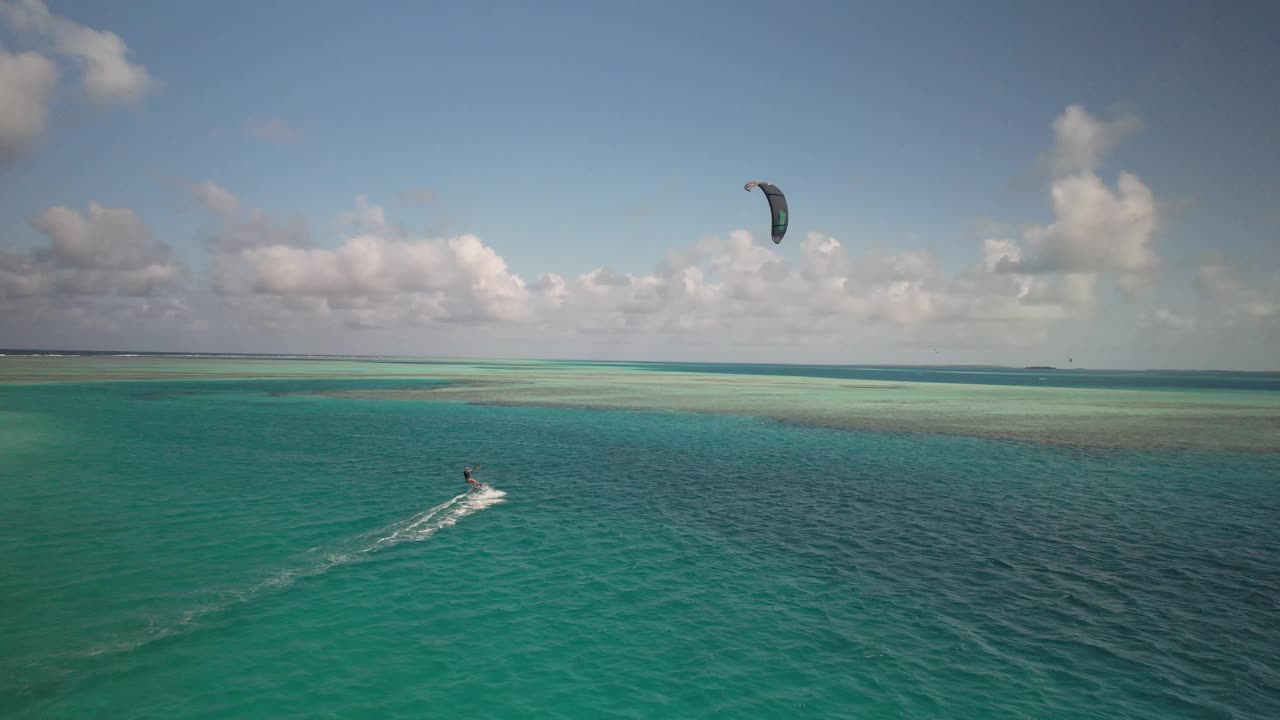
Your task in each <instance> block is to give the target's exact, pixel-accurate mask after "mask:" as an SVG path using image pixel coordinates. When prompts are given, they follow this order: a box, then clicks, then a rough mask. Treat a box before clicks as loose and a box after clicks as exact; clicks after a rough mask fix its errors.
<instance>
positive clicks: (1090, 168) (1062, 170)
mask: <svg viewBox="0 0 1280 720" xmlns="http://www.w3.org/2000/svg"><path fill="white" fill-rule="evenodd" d="M1141 126H1142V123H1141V122H1140V121H1139V120H1138V118H1136V117H1133V116H1128V115H1127V116H1124V117H1121V118H1118V119H1116V120H1113V121H1111V122H1103V121H1100V120H1098V119H1097V118H1095V117H1094V116H1093V115H1091V114H1089V112H1088V111H1087V110H1085V109H1084V108H1083V107H1081V106H1080V105H1069V106H1068V107H1067V109H1066V110H1065V111H1063V113H1062V114H1061V115H1059V116H1058V117H1057V119H1055V120H1054V121H1053V132H1054V139H1055V142H1054V147H1053V151H1052V153H1051V155H1050V158H1051V166H1052V171H1053V176H1054V177H1065V176H1068V175H1075V174H1078V173H1092V172H1094V171H1096V170H1097V169H1098V166H1100V165H1101V164H1102V157H1103V156H1104V155H1106V154H1107V152H1109V151H1110V150H1111V149H1112V148H1114V147H1115V146H1116V145H1118V144H1119V143H1120V142H1121V141H1122V140H1124V139H1125V138H1126V137H1128V136H1129V135H1131V134H1133V133H1134V132H1136V131H1137V130H1138V129H1139V128H1140V127H1141Z"/></svg>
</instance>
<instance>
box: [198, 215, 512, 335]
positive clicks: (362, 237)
mask: <svg viewBox="0 0 1280 720" xmlns="http://www.w3.org/2000/svg"><path fill="white" fill-rule="evenodd" d="M341 219H342V221H343V224H344V225H346V226H347V227H349V228H351V229H353V230H355V231H356V234H354V235H352V236H350V237H348V238H347V239H346V240H345V241H344V242H343V243H342V244H341V245H340V246H339V247H338V248H336V249H327V248H317V247H298V246H296V245H291V244H288V243H261V244H256V245H254V246H249V247H239V248H232V247H228V246H225V245H224V246H223V247H222V250H223V251H224V252H223V253H222V255H221V256H220V257H219V263H218V266H217V273H216V279H215V287H216V290H217V291H218V292H219V293H221V294H223V295H225V296H251V295H260V296H269V297H274V298H276V299H278V300H279V301H281V303H283V304H284V305H285V306H286V307H290V308H293V309H296V310H298V311H300V312H312V313H318V314H320V315H325V316H330V315H332V316H333V317H334V318H335V320H336V321H338V322H342V323H345V324H348V325H350V324H355V325H364V326H370V327H385V326H388V325H392V324H404V325H419V324H423V323H426V322H435V321H439V322H467V321H477V322H485V321H519V320H522V319H524V318H526V317H527V313H528V307H527V305H526V303H527V301H528V299H529V293H528V289H527V287H526V285H525V282H524V281H523V280H522V279H521V278H520V277H519V276H517V275H515V274H513V273H511V272H510V271H509V270H508V268H507V265H506V261H505V260H504V259H503V258H502V257H501V256H500V255H498V253H497V252H495V251H494V250H493V249H492V248H490V247H488V246H486V245H485V244H483V243H482V242H480V240H479V239H478V238H476V237H475V236H474V235H461V236H458V237H454V238H449V239H433V238H415V237H410V236H408V235H407V234H404V233H403V232H402V231H400V230H398V229H395V228H393V227H392V226H391V225H390V224H388V223H387V222H386V219H385V215H384V212H383V209H382V208H381V207H378V206H375V205H371V204H369V203H368V202H367V200H365V199H364V198H359V199H358V201H357V207H356V209H355V210H354V211H352V212H350V213H345V214H344V215H343V217H342V218H341Z"/></svg>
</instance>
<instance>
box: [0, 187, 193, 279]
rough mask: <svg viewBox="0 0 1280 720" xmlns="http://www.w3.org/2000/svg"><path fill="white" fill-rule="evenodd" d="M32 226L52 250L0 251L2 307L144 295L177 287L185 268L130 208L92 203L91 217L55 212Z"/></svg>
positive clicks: (54, 209) (62, 210) (61, 209)
mask: <svg viewBox="0 0 1280 720" xmlns="http://www.w3.org/2000/svg"><path fill="white" fill-rule="evenodd" d="M32 225H33V226H34V227H35V228H36V229H37V230H38V231H39V232H40V233H42V234H43V235H44V236H45V237H46V238H47V239H48V240H49V245H47V246H44V247H40V248H37V249H36V250H35V251H33V252H31V253H29V254H26V255H23V254H19V253H15V252H12V251H8V250H0V302H2V301H6V300H13V299H16V298H31V297H46V296H52V295H71V296H94V295H122V296H136V297H141V296H146V295H152V294H157V293H160V292H163V291H166V290H172V289H174V288H176V287H178V286H179V285H180V284H181V283H182V282H183V280H184V278H185V272H184V269H183V268H182V267H181V266H180V265H178V264H177V263H176V262H175V261H174V260H173V259H172V257H171V252H170V248H169V246H168V245H167V244H165V243H161V242H156V241H155V240H154V239H153V238H152V237H151V232H150V230H149V229H148V228H147V227H146V226H145V225H144V224H143V223H142V222H141V221H140V220H139V219H138V218H137V216H136V215H134V213H133V211H132V210H129V209H128V208H108V207H103V206H101V205H98V204H97V203H91V204H90V205H89V213H88V215H87V216H86V215H83V214H81V213H80V212H78V211H76V210H73V209H71V208H66V207H52V208H48V209H46V210H44V211H43V212H41V213H40V214H39V215H38V216H36V217H35V218H34V219H33V221H32Z"/></svg>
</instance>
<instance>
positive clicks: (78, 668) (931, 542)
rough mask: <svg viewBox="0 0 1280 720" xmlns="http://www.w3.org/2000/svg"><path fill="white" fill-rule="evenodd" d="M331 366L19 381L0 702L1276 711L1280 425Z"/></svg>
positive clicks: (143, 712) (194, 709)
mask: <svg viewBox="0 0 1280 720" xmlns="http://www.w3.org/2000/svg"><path fill="white" fill-rule="evenodd" d="M50 361H51V362H52V361H53V359H51V360H50ZM27 362H34V361H27ZM102 362H106V361H105V360H104V361H102ZM113 362H116V361H113ZM168 362H172V363H178V362H179V361H177V360H172V361H168ZM226 362H228V363H231V362H233V361H231V360H228V361H226ZM234 362H235V363H237V364H236V365H235V366H234V367H235V368H236V372H237V373H239V372H242V371H244V370H245V367H246V366H245V365H243V363H241V361H234ZM200 363H201V365H200V366H199V368H198V369H199V370H200V371H201V372H213V371H214V370H216V369H217V368H218V367H221V366H220V365H218V364H217V363H216V362H214V361H210V360H202V361H200ZM370 365H373V364H370ZM388 365H390V364H388ZM93 367H98V366H93ZM93 367H89V368H88V369H86V370H84V371H83V374H84V375H85V379H89V378H90V376H93V375H94V373H95V372H97V373H98V374H99V375H102V374H109V373H106V371H105V370H102V368H105V367H106V366H101V367H98V370H94V369H93ZM148 367H149V368H150V369H149V370H148V371H149V372H151V371H155V372H157V373H158V372H159V371H158V370H155V368H152V367H150V366H148ZM178 367H179V366H178V365H174V368H178ZM181 367H182V368H183V369H184V370H183V371H184V372H185V371H186V369H187V366H181ZM281 367H284V366H281ZM327 367H337V366H336V365H335V366H330V365H328V364H326V363H324V362H316V363H311V364H310V365H309V366H308V367H307V368H302V369H297V368H292V366H290V369H289V372H290V373H292V374H294V375H296V377H274V378H269V379H259V380H254V379H245V378H236V379H223V380H175V379H160V380H152V381H145V382H141V381H116V382H54V383H48V384H32V385H8V386H5V385H0V437H3V439H0V491H2V492H3V497H4V498H5V501H4V503H3V504H0V637H2V638H4V639H3V643H2V644H0V713H2V714H3V715H4V716H6V717H32V718H34V717H40V718H46V717H85V716H100V717H146V718H149V717H157V718H158V717H164V718H174V717H261V716H270V717H291V716H297V717H316V716H332V717H364V716H369V717H375V716H376V717H385V716H400V717H459V718H490V717H492V718H509V717H564V718H578V717H636V718H650V717H712V716H714V717H732V718H757V717H759V718H778V717H814V718H829V717H860V718H936V717H947V718H1098V717H1126V718H1271V717H1277V716H1280V547H1277V541H1276V538H1277V537H1280V484H1278V483H1277V479H1280V454H1277V453H1276V452H1275V450H1276V448H1277V447H1278V446H1280V443H1278V444H1276V445H1273V446H1272V447H1270V448H1268V447H1266V439H1267V438H1268V437H1272V438H1274V437H1275V436H1274V435H1267V434H1266V432H1262V433H1261V434H1260V435H1258V436H1257V437H1260V438H1261V440H1259V441H1258V442H1259V443H1261V444H1259V445H1258V446H1257V447H1252V448H1246V449H1241V450H1240V451H1236V452H1223V451H1214V450H1204V449H1181V450H1170V449H1168V448H1151V447H1147V446H1146V443H1144V442H1133V443H1129V445H1130V446H1121V447H1117V446H1116V445H1115V443H1112V442H1104V440H1105V438H1102V437H1099V438H1097V440H1098V442H1097V443H1091V442H1089V436H1088V435H1086V434H1083V433H1081V431H1079V429H1078V420H1077V419H1074V418H1073V419H1072V420H1071V423H1073V424H1072V427H1073V428H1075V430H1073V432H1075V433H1076V438H1077V440H1076V442H1074V443H1072V444H1071V445H1069V446H1064V445H1059V444H1053V443H1047V442H1031V441H1025V440H1015V439H1008V438H992V437H984V436H979V435H976V434H975V435H972V436H967V435H964V434H962V433H957V432H954V431H948V432H927V431H923V430H920V431H894V430H885V429H874V430H859V429H857V428H856V427H832V426H830V425H822V424H806V423H798V422H793V421H789V420H787V419H778V418H776V417H769V416H763V415H762V414H744V413H735V412H726V411H725V409H724V407H723V406H722V405H720V404H716V403H713V402H712V401H711V400H705V402H707V403H708V404H709V408H711V409H713V410H714V412H705V413H704V412H690V411H679V412H669V411H668V412H658V411H650V410H641V409H630V408H627V407H621V406H619V407H614V408H612V409H603V408H586V407H545V406H541V405H538V404H537V403H536V402H534V401H532V400H531V401H529V402H528V403H524V404H493V403H488V402H486V403H484V404H473V403H469V402H464V401H463V399H465V398H462V399H459V398H455V397H454V396H452V395H450V394H448V393H438V392H436V391H435V390H433V388H439V387H441V384H440V382H438V381H431V380H428V379H419V378H412V377H403V378H387V377H363V376H355V375H354V372H355V371H354V370H352V369H351V368H346V369H345V370H344V372H347V374H350V375H352V377H347V378H339V377H327V378H317V377H307V374H308V373H316V372H323V369H324V368H327ZM344 367H345V366H344ZM404 367H410V368H412V367H414V366H412V365H406V366H404ZM419 367H420V368H421V369H422V372H423V373H424V374H426V375H438V376H444V375H446V374H448V373H446V372H445V370H444V369H441V368H437V367H435V366H432V365H422V366H419ZM537 367H538V366H537V365H536V364H535V365H534V367H533V369H532V370H528V369H527V367H526V366H524V365H519V364H516V365H512V366H511V368H514V369H508V370H499V369H485V368H483V367H481V368H478V369H465V368H463V369H455V370H453V371H451V372H456V374H458V375H460V376H461V375H468V377H471V378H472V380H475V379H482V380H484V379H493V378H497V377H499V376H501V375H502V374H503V373H504V372H515V371H519V372H525V371H526V370H527V371H528V372H531V373H536V372H539V370H538V369H537ZM446 368H447V366H446ZM522 368H523V369H522ZM2 369H3V368H0V370H2ZM110 369H111V371H112V372H115V371H116V370H118V368H116V366H111V368H110ZM554 369H555V367H552V369H550V370H547V371H546V372H552V370H554ZM29 370H30V367H29V366H24V370H23V372H24V373H28V372H29ZM683 370H684V371H688V368H684V369H683ZM361 372H367V373H368V374H370V375H375V374H378V373H381V372H385V369H383V368H378V367H366V368H364V369H363V370H361ZM627 372H628V373H634V374H638V377H639V378H641V379H642V380H645V381H647V382H655V383H665V382H676V381H677V378H676V377H675V374H674V373H672V372H670V371H667V370H663V371H654V370H652V369H649V368H629V369H627ZM699 372H704V370H699ZM711 372H714V371H711ZM720 375H721V377H723V376H724V375H725V373H721V374H720ZM23 377H26V375H25V374H24V375H23ZM610 377H611V376H610ZM730 377H733V378H738V377H740V376H738V375H731V376H730ZM667 378H670V380H669V381H668V380H667ZM758 380H759V379H758ZM782 380H786V378H782V379H780V380H778V382H782ZM759 381H760V382H773V381H772V380H770V379H769V378H764V379H763V380H759ZM546 382H551V381H546ZM583 382H586V381H585V380H584V381H583ZM599 382H601V383H608V382H610V381H608V380H607V379H606V380H601V381H599ZM744 382H745V381H744ZM710 386H711V387H719V385H710ZM551 387H554V385H551ZM743 387H746V388H747V389H748V390H750V391H752V392H754V391H756V390H757V389H758V387H759V386H757V385H755V384H751V385H745V386H735V387H734V389H733V390H732V391H733V392H742V388H743ZM806 387H807V386H806ZM774 391H775V392H783V390H774ZM963 391H964V392H970V393H976V394H977V395H975V396H974V397H978V398H981V397H987V396H989V395H990V396H992V397H995V396H994V395H991V393H994V392H995V389H994V388H992V389H987V388H984V387H971V388H965V389H963ZM491 392H493V393H495V394H496V395H497V396H499V397H504V396H505V397H507V398H508V399H512V398H516V399H518V397H519V393H518V392H517V391H516V390H514V389H513V390H510V391H507V390H503V386H497V389H496V390H492V391H491ZM708 392H709V391H708ZM805 392H806V393H807V392H809V391H808V390H806V391H805ZM940 392H941V390H940ZM1046 392H1048V391H1046ZM1101 392H1105V391H1101ZM1160 392H1161V393H1164V395H1162V397H1165V396H1167V395H1168V394H1171V393H1177V392H1186V393H1188V397H1192V396H1193V395H1194V397H1196V398H1200V399H1201V400H1203V396H1202V395H1195V394H1194V393H1197V392H1201V390H1197V389H1195V388H1183V389H1182V390H1179V388H1178V386H1177V383H1173V384H1172V385H1171V386H1166V387H1163V388H1161V390H1160ZM1260 392H1263V393H1264V394H1266V395H1268V396H1270V395H1272V394H1271V393H1267V392H1266V391H1260ZM1221 393H1222V398H1220V399H1218V400H1217V401H1216V402H1217V403H1218V404H1219V405H1224V406H1227V405H1229V401H1228V400H1227V399H1225V398H1227V397H1228V396H1234V395H1239V394H1244V395H1249V393H1248V392H1245V391H1241V390H1223V391H1221ZM771 397H772V396H771ZM787 397H789V398H792V401H791V402H793V404H794V403H799V402H809V401H810V400H808V399H807V398H810V395H808V394H796V395H788V396H787ZM894 397H895V396H892V395H887V396H885V397H884V398H882V397H880V396H878V395H877V396H875V399H874V400H873V402H883V403H886V404H885V405H883V406H879V407H884V408H886V412H893V411H894V409H893V408H894V407H895V406H894V405H893V403H896V402H899V401H898V400H895V399H894ZM966 397H967V396H966ZM1045 397H1055V396H1051V395H1046V396H1045ZM1072 397H1073V398H1077V397H1086V398H1099V397H1100V396H1093V395H1086V396H1072ZM1106 397H1111V396H1110V395H1107V396H1106ZM1126 397H1129V396H1126ZM1143 397H1145V396H1143ZM1214 397H1215V398H1216V397H1218V396H1214ZM626 401H627V402H639V401H638V400H635V399H634V398H632V399H629V400H626ZM575 402H577V401H575ZM619 402H620V403H621V402H622V400H619ZM694 402H695V401H692V400H691V401H690V403H694ZM696 402H704V400H702V399H698V400H697V401H696ZM717 402H718V401H717ZM812 402H815V403H816V402H817V400H812ZM1079 402H1080V401H1079V400H1077V401H1076V403H1077V405H1078V404H1079ZM1092 402H1096V403H1097V404H1098V405H1099V407H1101V406H1102V405H1103V404H1105V403H1103V402H1101V401H1100V400H1096V399H1095V400H1092ZM1152 402H1154V401H1152ZM1239 402H1241V403H1246V405H1247V407H1246V409H1247V412H1248V413H1251V414H1248V415H1247V417H1248V418H1249V419H1248V423H1249V424H1250V425H1251V426H1255V428H1254V429H1255V431H1256V426H1257V424H1258V423H1259V418H1262V419H1263V420H1267V421H1269V422H1271V423H1272V425H1271V427H1275V425H1274V423H1275V419H1276V417H1280V415H1278V414H1276V413H1274V412H1273V410H1274V406H1269V405H1266V404H1265V402H1264V403H1263V404H1262V405H1258V404H1257V403H1258V402H1259V401H1257V400H1256V396H1255V395H1249V397H1248V398H1242V399H1241V400H1240V401H1239ZM1248 403H1253V404H1248ZM713 405H714V407H711V406H713ZM974 407H975V408H978V409H975V410H973V411H972V412H975V413H982V412H988V411H991V412H994V411H995V409H998V408H994V406H991V405H987V406H986V407H988V410H982V409H981V408H982V407H983V404H982V403H974ZM1204 407H1205V403H1204V402H1201V401H1197V402H1195V403H1191V402H1189V403H1187V406H1186V408H1185V409H1177V410H1176V412H1181V413H1183V416H1182V417H1181V422H1182V423H1184V425H1186V426H1187V427H1192V428H1194V427H1198V426H1197V425H1196V423H1197V422H1200V419H1198V418H1200V416H1197V415H1195V413H1197V412H1206V411H1205V410H1204ZM1231 407H1234V406H1231ZM1259 407H1261V408H1262V409H1261V410H1259ZM1268 407H1271V408H1272V410H1267V408H1268ZM1179 408H1181V406H1179ZM1168 412H1175V411H1174V410H1168ZM1232 412H1234V411H1232ZM1228 416H1230V414H1229V413H1228ZM1046 417H1047V418H1048V419H1046V418H1040V419H1039V420H1038V422H1040V423H1041V425H1043V427H1041V428H1040V431H1041V432H1048V431H1049V430H1051V429H1052V422H1054V421H1053V420H1052V418H1051V417H1048V416H1046ZM1241 417H1246V415H1241ZM1063 422H1065V421H1063ZM1204 422H1205V423H1206V425H1209V424H1214V423H1216V424H1221V422H1222V421H1221V420H1220V419H1210V420H1206V421H1204ZM1242 422H1244V421H1242ZM1046 423H1047V424H1046ZM1046 428H1047V429H1046ZM1101 434H1102V433H1101V432H1100V433H1099V435H1101ZM469 463H483V465H484V467H483V469H482V470H481V471H480V472H479V474H478V475H479V477H480V479H481V480H483V481H486V482H489V483H491V485H492V488H493V489H491V490H489V491H488V492H485V493H478V494H471V495H467V494H465V493H464V491H465V489H466V488H465V485H464V483H463V482H462V478H461V473H460V472H459V471H460V468H461V467H462V466H463V465H464V464H469Z"/></svg>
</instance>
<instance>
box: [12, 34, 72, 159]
mask: <svg viewBox="0 0 1280 720" xmlns="http://www.w3.org/2000/svg"><path fill="white" fill-rule="evenodd" d="M57 80H58V70H57V68H56V67H55V66H54V64H53V63H52V62H50V61H49V60H48V59H47V58H45V57H44V56H43V55H39V54H37V53H33V52H24V53H19V54H16V55H15V54H12V53H9V52H6V51H5V50H4V49H2V48H0V164H5V163H7V162H10V161H12V160H14V159H15V158H17V157H18V156H19V155H21V153H22V152H23V151H24V150H25V149H26V148H27V147H28V146H29V145H31V144H32V143H34V142H35V140H36V139H37V138H39V137H40V136H41V134H43V133H44V123H45V117H46V116H47V115H48V103H49V96H50V95H51V94H52V93H53V89H54V86H55V85H56V84H57Z"/></svg>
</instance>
